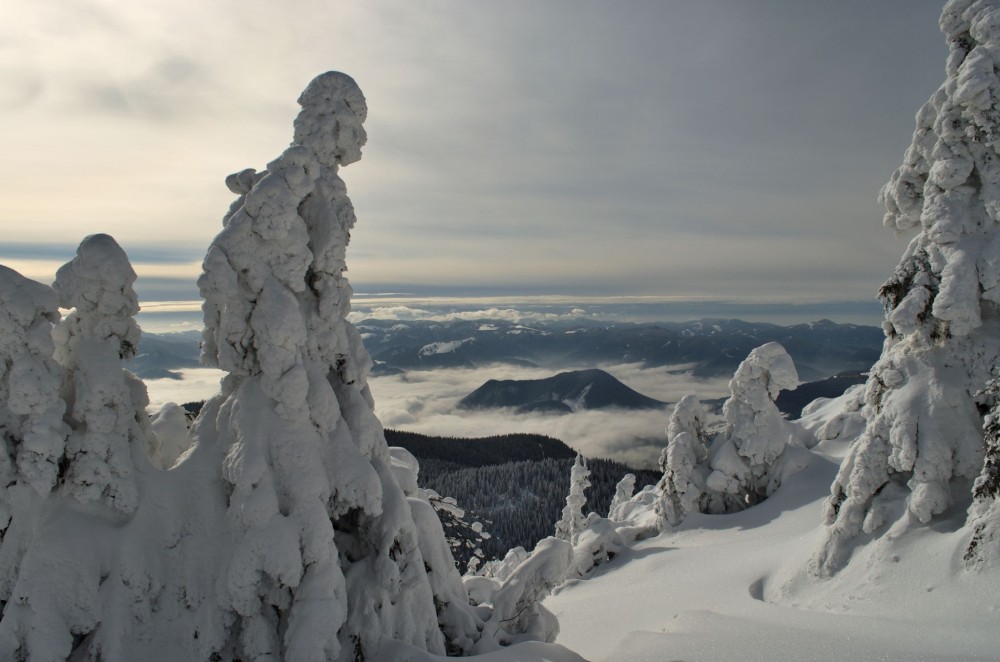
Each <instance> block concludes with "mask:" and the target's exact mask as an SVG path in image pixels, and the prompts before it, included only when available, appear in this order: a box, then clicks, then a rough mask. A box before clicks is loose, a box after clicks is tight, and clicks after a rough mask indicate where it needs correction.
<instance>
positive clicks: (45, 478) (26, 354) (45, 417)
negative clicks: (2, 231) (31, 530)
mask: <svg viewBox="0 0 1000 662" xmlns="http://www.w3.org/2000/svg"><path fill="white" fill-rule="evenodd" d="M0 302H2V305H0V532H2V531H4V530H6V528H7V525H8V524H9V523H10V519H11V515H12V509H13V504H12V503H11V499H10V495H8V489H7V488H8V487H9V486H11V485H12V484H13V483H14V482H15V480H16V481H17V482H20V483H25V484H27V485H30V486H31V487H32V488H33V490H34V492H35V493H36V494H37V495H39V496H45V495H47V494H48V493H49V492H50V491H51V490H52V488H53V487H55V485H56V480H57V478H58V475H59V461H60V459H61V457H62V455H63V451H64V448H65V445H66V435H67V432H68V429H67V428H66V425H65V424H64V423H63V414H64V413H65V411H66V403H65V402H64V401H63V399H62V397H61V396H60V388H61V386H62V370H61V368H60V367H59V365H58V364H57V363H56V362H55V360H54V359H53V358H52V355H53V352H54V349H55V348H54V346H53V342H52V325H53V324H54V323H55V322H57V321H58V320H59V310H58V301H57V297H56V294H55V292H53V291H52V289H51V288H49V287H47V286H46V285H42V284H41V283H36V282H35V281H33V280H29V279H27V278H25V277H24V276H21V275H20V274H19V273H17V272H15V271H13V270H11V269H8V268H7V267H4V266H2V265H0ZM0 595H2V597H3V599H6V596H7V594H6V593H2V594H0Z"/></svg>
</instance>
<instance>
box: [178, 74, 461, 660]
mask: <svg viewBox="0 0 1000 662" xmlns="http://www.w3.org/2000/svg"><path fill="white" fill-rule="evenodd" d="M299 104H300V105H301V106H302V110H301V112H300V113H299V115H298V117H297V118H296V120H295V136H294V140H293V143H292V145H291V147H289V148H288V149H287V150H285V152H284V153H283V154H282V155H281V156H279V157H278V158H277V159H275V160H274V161H272V162H271V163H269V164H268V167H267V170H266V171H265V172H262V173H254V172H252V171H243V172H241V173H238V174H236V175H234V176H231V177H230V178H229V179H228V180H227V184H228V185H229V187H230V188H231V189H232V190H233V191H234V192H235V193H237V194H238V195H239V198H238V200H237V201H236V203H234V205H233V206H232V207H231V209H230V212H229V213H228V214H227V216H226V219H225V227H224V229H223V230H222V232H221V233H220V234H219V235H218V237H216V239H215V240H214V241H213V242H212V246H211V248H210V249H209V252H208V255H207V256H206V258H205V262H204V271H203V274H202V276H201V278H200V280H199V287H200V289H201V292H202V295H203V297H204V298H205V304H204V315H205V332H204V342H203V358H204V360H206V361H207V362H208V363H209V364H210V365H214V366H217V367H219V368H221V369H223V370H225V371H227V372H228V373H229V375H228V377H226V379H225V380H224V382H223V387H222V393H221V394H220V395H219V396H217V397H216V398H214V399H213V400H211V401H209V403H208V404H206V407H205V410H204V411H203V413H202V417H201V423H200V424H199V426H198V428H197V433H198V436H199V437H200V443H213V444H220V445H221V446H222V447H224V448H226V449H227V450H226V454H225V459H224V460H223V465H222V474H223V477H224V479H225V480H226V482H227V483H228V485H229V489H230V495H229V525H230V527H231V530H232V535H233V536H234V538H235V541H236V543H235V549H234V552H233V558H232V562H231V563H230V564H229V567H228V570H227V573H226V576H225V578H224V580H223V581H224V583H225V587H226V595H227V597H226V600H227V602H228V605H229V606H230V608H231V609H232V610H233V611H234V612H235V614H236V616H237V623H236V626H235V631H236V633H238V645H237V648H236V650H237V657H242V658H251V659H258V658H263V657H268V656H273V657H276V658H278V657H280V658H284V659H303V660H305V659H308V660H314V659H315V660H319V659H331V660H332V659H336V660H343V659H350V660H362V659H369V658H370V657H371V656H372V655H373V654H374V652H375V650H376V649H377V647H378V645H379V643H380V642H381V641H382V640H383V639H385V638H394V639H397V640H400V641H403V642H406V643H409V644H412V645H414V646H417V647H418V648H421V649H423V650H428V651H430V652H434V653H443V652H444V651H445V641H444V637H443V636H442V633H441V630H440V629H439V626H438V614H437V611H436V610H435V606H434V595H433V592H432V589H431V584H430V582H429V581H428V576H427V575H428V573H427V569H426V568H425V559H424V558H423V557H422V555H421V545H420V538H419V536H418V532H417V529H416V526H415V524H414V517H413V515H412V514H411V509H410V504H409V503H408V502H407V500H406V497H405V496H404V494H403V491H402V489H401V488H400V486H399V484H398V482H397V480H396V478H395V477H394V475H393V473H392V469H391V467H390V457H389V451H388V447H387V445H386V442H385V438H384V435H383V431H382V427H381V425H380V424H379V422H378V420H377V419H376V418H375V415H374V413H373V411H372V405H373V403H372V398H371V394H370V393H369V390H368V385H367V377H368V371H369V369H370V367H371V359H370V358H369V356H368V354H367V352H366V351H365V349H364V346H363V345H362V342H361V338H360V335H359V334H358V332H357V331H356V330H355V329H354V327H353V326H352V325H351V324H350V323H348V322H347V320H346V316H347V313H348V312H349V310H350V296H351V289H350V285H349V284H348V282H347V279H346V278H345V277H344V275H343V272H344V271H345V270H346V264H345V250H346V246H347V242H348V239H349V233H350V230H351V228H352V226H353V225H354V222H355V215H354V209H353V207H352V205H351V201H350V199H349V198H348V197H347V192H346V188H345V185H344V182H343V180H341V178H340V177H339V175H338V169H339V167H340V166H342V165H347V164H349V163H353V162H354V161H357V160H358V159H359V158H360V156H361V151H360V150H361V147H362V145H364V143H365V139H366V135H365V131H364V129H363V127H362V122H363V121H364V120H365V116H366V113H367V107H366V104H365V99H364V97H363V95H362V94H361V91H360V90H359V89H358V87H357V85H356V84H355V82H354V81H353V80H352V79H351V78H350V77H348V76H346V75H344V74H340V73H335V72H331V73H327V74H323V75H321V76H319V77H317V78H316V79H315V80H313V81H312V83H310V84H309V86H308V87H307V88H306V90H305V92H303V93H302V96H301V97H300V98H299ZM424 519H426V518H424ZM441 542H442V544H444V541H443V537H442V541H441Z"/></svg>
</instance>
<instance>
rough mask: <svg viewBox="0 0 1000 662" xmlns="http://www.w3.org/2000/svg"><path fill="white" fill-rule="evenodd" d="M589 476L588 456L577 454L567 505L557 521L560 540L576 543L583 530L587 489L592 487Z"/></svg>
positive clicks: (571, 472)
mask: <svg viewBox="0 0 1000 662" xmlns="http://www.w3.org/2000/svg"><path fill="white" fill-rule="evenodd" d="M589 476H590V470H588V469H587V460H586V458H584V457H583V455H580V454H577V456H576V462H575V463H573V468H572V469H571V470H570V478H569V494H567V495H566V506H565V507H564V508H563V511H562V517H561V518H560V519H559V521H558V522H556V538H559V539H560V540H565V541H567V542H570V543H575V542H576V537H577V536H578V535H579V534H580V531H582V530H583V525H584V523H585V522H586V519H587V518H586V515H584V513H583V509H584V508H585V507H586V506H587V494H586V490H587V488H588V487H590V481H589V480H588V478H589Z"/></svg>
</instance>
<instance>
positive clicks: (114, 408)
mask: <svg viewBox="0 0 1000 662" xmlns="http://www.w3.org/2000/svg"><path fill="white" fill-rule="evenodd" d="M135 278H136V275H135V271H134V270H133V269H132V265H131V264H129V261H128V257H127V256H126V255H125V251H123V250H122V249H121V247H120V246H119V245H118V243H117V242H116V241H115V240H114V239H113V238H112V237H110V236H108V235H106V234H96V235H91V236H89V237H87V238H86V239H84V240H83V242H81V244H80V247H79V248H78V249H77V253H76V257H74V258H73V260H71V261H70V262H68V263H66V264H65V265H63V266H62V267H61V268H60V269H59V271H58V273H56V281H55V283H54V285H53V287H54V289H55V291H56V293H57V294H58V295H59V303H60V305H61V306H62V307H63V308H70V309H73V312H71V313H70V314H68V315H67V316H66V318H65V319H63V320H62V321H61V322H60V323H59V324H58V325H57V326H56V328H55V331H54V336H55V339H56V359H57V360H58V361H59V362H60V363H61V364H62V365H63V367H64V368H65V369H66V383H65V384H64V387H63V390H64V395H63V397H64V399H65V400H66V402H67V403H68V405H69V412H68V415H69V422H70V426H71V427H72V432H71V433H70V436H69V438H68V439H67V441H66V465H67V466H66V470H65V481H66V484H67V485H68V486H69V491H70V492H71V493H72V494H73V496H74V497H76V498H77V499H78V500H79V501H81V502H84V503H86V502H101V503H104V504H105V505H107V506H108V507H110V508H111V509H113V510H114V511H117V512H119V513H122V514H129V513H132V512H134V511H135V509H136V508H137V507H138V505H139V492H138V486H137V484H136V477H135V470H136V465H137V463H138V465H140V466H142V465H143V464H144V463H146V462H147V455H146V451H149V450H150V449H151V445H152V443H153V434H152V430H151V428H150V426H149V419H148V417H147V416H146V406H147V405H148V404H149V398H148V397H147V396H146V387H145V386H144V385H143V384H142V382H140V381H139V380H138V379H136V378H135V377H133V376H132V374H131V373H128V372H126V371H125V370H124V369H123V368H122V366H121V363H122V361H124V360H127V359H130V358H132V356H134V355H135V351H136V348H138V346H139V325H138V324H136V321H135V318H134V315H135V314H136V313H137V312H139V300H138V297H137V296H136V293H135V290H134V289H133V287H132V285H133V283H135Z"/></svg>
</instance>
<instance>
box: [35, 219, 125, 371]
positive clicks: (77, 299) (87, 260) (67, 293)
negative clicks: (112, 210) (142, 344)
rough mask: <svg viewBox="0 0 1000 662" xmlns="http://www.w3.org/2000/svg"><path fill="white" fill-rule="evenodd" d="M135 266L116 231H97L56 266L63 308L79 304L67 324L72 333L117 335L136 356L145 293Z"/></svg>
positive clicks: (122, 345)
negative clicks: (140, 291) (140, 288)
mask: <svg viewBox="0 0 1000 662" xmlns="http://www.w3.org/2000/svg"><path fill="white" fill-rule="evenodd" d="M135 278H136V275H135V271H134V270H133V269H132V265H131V264H130V263H129V260H128V256H126V255H125V251H123V250H122V247H121V246H119V245H118V242H116V241H115V240H114V238H113V237H111V236H110V235H106V234H92V235H90V236H89V237H86V238H84V240H83V241H82V242H80V246H79V248H77V249H76V257H74V258H73V259H72V260H71V261H69V262H67V263H66V264H64V265H63V266H62V267H60V268H59V271H58V272H56V280H55V283H53V285H52V286H53V288H54V289H55V291H56V294H57V295H58V296H59V304H60V305H61V306H62V307H63V308H74V309H75V311H74V312H73V313H71V314H70V315H69V316H68V317H67V318H66V320H65V321H64V323H63V324H64V325H65V326H66V327H67V328H68V330H69V331H70V336H71V337H80V336H88V337H93V338H103V339H105V340H109V341H110V340H112V339H113V340H114V341H115V342H117V343H118V344H119V356H120V357H121V358H123V359H126V360H127V359H130V358H132V356H133V355H134V354H135V351H136V349H137V348H138V346H139V326H138V324H136V322H135V320H134V319H133V315H135V314H136V313H137V312H139V299H138V297H137V296H136V293H135V290H134V289H133V287H132V285H133V283H135Z"/></svg>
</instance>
